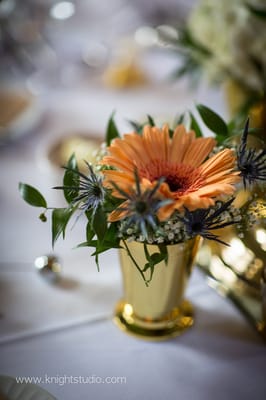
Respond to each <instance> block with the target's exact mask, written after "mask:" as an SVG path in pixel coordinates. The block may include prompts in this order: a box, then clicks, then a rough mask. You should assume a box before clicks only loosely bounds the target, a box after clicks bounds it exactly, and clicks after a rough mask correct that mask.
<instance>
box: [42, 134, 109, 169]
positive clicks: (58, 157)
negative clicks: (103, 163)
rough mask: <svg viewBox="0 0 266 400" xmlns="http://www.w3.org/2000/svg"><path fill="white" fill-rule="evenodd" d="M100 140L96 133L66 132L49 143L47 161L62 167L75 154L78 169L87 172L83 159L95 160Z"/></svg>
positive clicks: (92, 161) (56, 166) (53, 165)
mask: <svg viewBox="0 0 266 400" xmlns="http://www.w3.org/2000/svg"><path fill="white" fill-rule="evenodd" d="M102 141H103V140H101V139H100V137H99V136H98V135H96V134H91V133H89V132H70V133H68V132H66V133H64V135H61V138H59V139H57V140H56V141H55V142H54V143H53V144H52V145H50V147H49V149H48V154H47V160H48V163H49V164H50V165H51V166H52V167H55V168H57V169H58V168H62V167H63V166H66V165H67V162H68V160H69V159H70V157H71V156H72V154H75V156H76V159H77V163H78V167H79V169H80V170H81V171H82V172H85V173H86V174H87V169H88V168H87V166H86V164H85V162H84V160H86V161H87V162H89V163H94V162H95V161H96V159H97V154H98V153H99V152H100V151H101V143H102Z"/></svg>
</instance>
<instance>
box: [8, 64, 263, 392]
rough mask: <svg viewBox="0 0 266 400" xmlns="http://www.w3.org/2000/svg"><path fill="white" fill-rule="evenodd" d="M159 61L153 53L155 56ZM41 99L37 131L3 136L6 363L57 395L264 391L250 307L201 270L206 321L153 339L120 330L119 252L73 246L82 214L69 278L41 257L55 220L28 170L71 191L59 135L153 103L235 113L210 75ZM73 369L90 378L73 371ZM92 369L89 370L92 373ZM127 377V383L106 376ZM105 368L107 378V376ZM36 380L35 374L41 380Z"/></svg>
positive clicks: (55, 196) (193, 292)
mask: <svg viewBox="0 0 266 400" xmlns="http://www.w3.org/2000/svg"><path fill="white" fill-rule="evenodd" d="M152 65H154V63H152ZM39 101H40V102H41V105H42V107H43V110H44V116H43V119H42V121H40V124H39V125H38V127H36V128H35V129H34V130H33V131H32V132H31V134H29V135H28V136H25V137H24V138H21V139H20V140H19V141H17V142H15V143H13V144H12V145H9V146H3V147H2V148H0V221H1V243H0V314H1V318H0V328H1V331H0V374H2V375H10V376H13V377H33V378H34V379H35V378H37V379H40V381H38V380H37V381H35V383H37V384H38V385H40V386H42V387H44V388H45V389H46V390H48V391H50V392H51V393H52V394H53V395H54V396H56V397H58V399H64V400H68V399H69V400H72V399H76V400H78V399H80V400H84V399H95V398H99V399H117V400H118V399H125V398H126V399H129V400H131V399H132V400H133V399H156V400H157V399H158V400H160V399H162V398H164V399H166V400H168V399H173V398H177V399H179V400H190V399H191V400H194V399H197V400H198V399H199V400H206V399H213V398H215V399H217V400H228V399H241V400H249V399H250V398H254V399H256V400H260V399H264V398H265V389H266V380H265V362H266V357H265V356H266V352H265V347H264V345H263V343H262V341H261V339H260V338H259V336H258V335H257V334H256V333H255V332H254V331H253V330H252V329H251V327H250V326H249V325H248V323H247V322H246V320H245V319H244V317H243V316H242V315H241V314H240V313H239V311H238V310H237V309H236V308H235V307H234V306H233V305H232V304H231V303H230V302H229V301H228V300H226V299H224V298H221V297H220V296H219V295H218V294H217V293H216V292H214V291H213V290H212V289H211V288H209V287H208V286H207V284H206V280H205V277H203V276H202V275H201V273H200V272H199V271H197V270H195V271H194V273H193V276H192V280H191V282H190V284H189V288H188V297H189V298H190V299H191V300H192V302H193V303H194V305H195V309H196V323H195V326H194V327H193V328H192V329H191V330H190V331H188V332H187V333H186V334H184V335H183V336H181V337H178V338H176V339H173V340H170V341H167V342H162V343H151V342H146V341H141V340H137V339H135V338H133V337H129V336H127V335H125V334H124V333H122V332H120V331H119V330H118V329H117V328H116V327H115V326H114V325H113V323H112V321H111V318H112V312H113V308H114V305H115V302H116V301H117V300H118V299H119V297H120V296H121V292H122V289H121V277H120V272H119V268H118V260H117V255H116V252H115V251H113V252H110V253H109V254H107V255H104V256H102V257H101V265H102V267H101V272H100V273H98V272H97V270H96V267H95V265H94V262H93V259H91V258H90V257H89V250H87V249H79V250H72V249H71V248H72V247H73V246H75V245H76V244H77V243H79V242H80V241H83V240H84V234H83V226H82V220H81V221H79V222H78V223H77V224H76V226H75V228H74V229H73V230H72V231H70V232H69V233H68V235H67V239H66V241H65V242H59V243H58V244H57V245H56V247H55V252H56V253H57V254H58V255H59V256H60V257H61V260H62V263H63V274H62V280H61V283H60V285H51V284H49V283H48V282H46V281H45V280H43V278H42V277H41V276H40V275H39V274H38V273H37V271H36V270H35V269H34V268H33V261H34V259H35V257H37V256H39V255H42V254H46V253H50V252H51V235H50V226H49V223H47V224H43V223H41V222H40V221H39V220H38V218H37V217H38V214H39V213H38V211H39V210H37V209H34V208H31V207H29V206H28V205H27V204H26V203H24V202H23V201H22V200H21V198H20V196H19V194H18V190H17V186H18V182H19V181H23V182H27V183H29V184H32V185H35V186H37V187H39V189H40V190H41V191H42V192H43V193H44V194H45V195H46V197H48V199H49V203H50V205H55V204H59V202H61V200H62V199H61V197H60V194H59V193H58V192H55V191H52V190H51V189H50V188H51V187H52V186H54V185H55V184H59V183H60V176H61V172H60V171H57V170H56V169H53V168H49V167H48V164H47V162H46V154H47V151H48V149H49V146H51V143H53V141H54V140H55V139H56V138H57V137H58V136H60V135H61V134H63V133H67V132H70V131H71V130H72V129H74V130H81V129H86V130H88V131H92V132H99V134H101V133H103V131H104V128H105V126H106V122H107V119H108V117H109V115H110V114H111V112H112V111H113V110H114V109H115V110H117V122H118V125H119V127H120V128H121V129H126V123H125V119H133V120H134V119H137V120H139V119H141V118H142V117H143V116H144V115H145V114H150V115H153V116H154V117H158V119H160V120H167V119H173V118H174V117H175V116H176V114H177V113H178V112H180V111H184V110H185V109H186V108H188V107H189V108H190V107H192V106H193V104H194V101H200V102H201V103H205V104H208V105H210V106H212V107H214V108H215V109H216V110H217V111H218V112H221V113H223V114H224V112H225V111H224V106H223V100H222V96H221V94H220V93H217V92H216V91H213V90H212V91H211V90H210V89H209V88H207V87H206V86H204V84H203V85H202V86H201V87H200V88H199V90H198V91H197V92H189V91H188V90H187V87H186V86H185V84H184V83H179V84H175V85H171V84H166V83H162V81H160V80H159V81H158V82H157V84H155V85H153V86H148V87H142V88H139V89H133V90H131V91H129V90H126V91H121V92H120V91H111V90H107V89H104V88H103V87H98V86H97V85H95V84H92V85H89V84H88V85H87V86H85V87H83V88H81V87H80V88H77V89H76V90H75V91H72V90H71V91H70V90H68V89H67V88H65V89H62V90H61V91H59V92H58V91H53V90H50V91H49V93H44V95H43V96H41V97H40V99H39ZM71 377H72V378H74V377H76V378H79V379H83V381H86V377H87V379H89V382H90V383H87V384H86V383H82V382H81V381H80V380H79V384H75V383H73V380H72V384H70V383H69V381H70V380H71ZM88 377H89V378H88ZM106 377H113V382H114V381H115V380H116V377H123V378H124V381H123V383H113V384H110V383H109V384H108V383H103V382H102V383H97V382H99V379H100V380H102V381H104V380H105V378H106ZM96 378H97V379H96ZM32 383H34V381H32Z"/></svg>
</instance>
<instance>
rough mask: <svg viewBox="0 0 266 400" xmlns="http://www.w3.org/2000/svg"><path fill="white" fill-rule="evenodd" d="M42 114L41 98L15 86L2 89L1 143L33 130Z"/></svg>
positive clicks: (0, 106)
mask: <svg viewBox="0 0 266 400" xmlns="http://www.w3.org/2000/svg"><path fill="white" fill-rule="evenodd" d="M41 115H42V107H41V104H40V102H39V100H38V99H37V98H36V97H35V96H34V95H33V94H32V93H30V92H28V91H26V90H24V89H20V88H14V87H5V88H3V89H0V145H1V144H5V143H7V142H11V141H13V140H15V139H17V138H19V137H20V136H23V135H26V134H28V133H30V132H31V131H32V129H33V128H34V126H36V124H37V123H38V121H39V120H40V118H41Z"/></svg>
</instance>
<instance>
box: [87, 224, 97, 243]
mask: <svg viewBox="0 0 266 400" xmlns="http://www.w3.org/2000/svg"><path fill="white" fill-rule="evenodd" d="M94 236H95V232H94V230H93V229H92V226H91V222H90V221H89V222H88V223H87V227H86V239H87V242H88V243H90V242H91V241H92V239H93V237H94Z"/></svg>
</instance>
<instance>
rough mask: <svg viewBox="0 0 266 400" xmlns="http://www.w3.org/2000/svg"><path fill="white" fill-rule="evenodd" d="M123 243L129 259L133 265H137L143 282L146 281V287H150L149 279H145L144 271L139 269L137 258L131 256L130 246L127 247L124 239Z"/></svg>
mask: <svg viewBox="0 0 266 400" xmlns="http://www.w3.org/2000/svg"><path fill="white" fill-rule="evenodd" d="M123 243H124V246H125V248H126V251H127V254H128V256H129V258H130V259H131V261H132V262H133V264H134V265H135V267H136V268H137V270H138V271H139V273H140V275H141V276H142V278H143V280H144V282H145V285H146V286H149V284H148V281H147V279H146V278H145V275H144V273H143V271H142V269H141V268H140V267H139V265H138V264H137V262H136V260H135V258H134V257H133V256H132V254H131V252H130V250H129V248H128V245H127V243H126V241H125V240H124V239H123Z"/></svg>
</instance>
